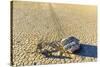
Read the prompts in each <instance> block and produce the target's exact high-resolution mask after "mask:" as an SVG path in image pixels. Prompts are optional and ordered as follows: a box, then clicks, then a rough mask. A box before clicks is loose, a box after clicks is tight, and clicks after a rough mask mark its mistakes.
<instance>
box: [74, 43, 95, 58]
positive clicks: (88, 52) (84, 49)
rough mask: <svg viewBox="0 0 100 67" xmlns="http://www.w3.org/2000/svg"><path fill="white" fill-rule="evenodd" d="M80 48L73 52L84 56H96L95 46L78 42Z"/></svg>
mask: <svg viewBox="0 0 100 67" xmlns="http://www.w3.org/2000/svg"><path fill="white" fill-rule="evenodd" d="M80 45H81V46H80V50H78V51H76V52H75V54H76V55H79V56H85V57H94V58H97V46H93V45H88V44H80Z"/></svg>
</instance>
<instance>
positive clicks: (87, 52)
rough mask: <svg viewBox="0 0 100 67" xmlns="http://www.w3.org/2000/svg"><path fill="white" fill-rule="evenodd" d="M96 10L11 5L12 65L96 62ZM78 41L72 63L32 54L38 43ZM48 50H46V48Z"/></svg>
mask: <svg viewBox="0 0 100 67" xmlns="http://www.w3.org/2000/svg"><path fill="white" fill-rule="evenodd" d="M96 10H97V8H96V6H86V5H71V4H55V3H36V2H35V3H34V2H18V1H14V2H13V17H12V19H13V22H12V23H13V27H12V28H13V30H12V31H13V44H12V45H11V46H13V47H12V49H11V50H12V52H13V53H12V62H13V65H15V66H16V65H41V64H61V63H77V62H93V61H96V58H97V56H96V54H97V51H96V49H97V47H96V46H97V45H96V34H97V33H96V30H97V29H96V27H97V26H96V25H97V18H96V12H97V11H96ZM69 36H75V37H76V38H78V39H80V43H81V45H82V48H81V50H80V52H79V53H77V54H74V56H75V58H74V59H68V58H61V57H60V58H59V57H49V58H48V57H44V56H43V55H42V54H39V53H36V52H34V51H36V48H37V44H38V43H39V42H40V40H42V41H45V42H52V41H57V40H60V39H63V38H67V37H69ZM46 48H47V49H49V47H46Z"/></svg>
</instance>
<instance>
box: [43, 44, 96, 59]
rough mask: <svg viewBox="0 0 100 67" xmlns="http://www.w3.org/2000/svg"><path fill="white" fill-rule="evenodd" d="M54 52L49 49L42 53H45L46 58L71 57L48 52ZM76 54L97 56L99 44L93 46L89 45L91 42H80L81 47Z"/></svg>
mask: <svg viewBox="0 0 100 67" xmlns="http://www.w3.org/2000/svg"><path fill="white" fill-rule="evenodd" d="M52 52H56V51H52ZM52 52H49V51H48V52H46V53H42V54H43V55H45V57H46V58H59V59H65V58H67V59H70V58H69V57H66V56H60V55H59V56H55V55H48V53H52ZM74 54H75V55H79V56H84V57H93V58H97V46H93V45H89V44H80V49H79V50H78V51H76V52H75V53H74Z"/></svg>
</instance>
